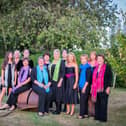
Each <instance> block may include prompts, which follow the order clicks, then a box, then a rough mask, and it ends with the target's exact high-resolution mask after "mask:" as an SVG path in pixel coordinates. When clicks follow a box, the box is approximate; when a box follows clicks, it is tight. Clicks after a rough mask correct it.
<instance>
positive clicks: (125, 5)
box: [113, 0, 126, 12]
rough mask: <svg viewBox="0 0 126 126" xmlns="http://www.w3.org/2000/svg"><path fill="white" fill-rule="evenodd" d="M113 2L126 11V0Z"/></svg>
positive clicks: (114, 0)
mask: <svg viewBox="0 0 126 126" xmlns="http://www.w3.org/2000/svg"><path fill="white" fill-rule="evenodd" d="M113 3H115V4H117V6H118V9H119V10H120V9H122V10H123V11H125V12H126V0H113Z"/></svg>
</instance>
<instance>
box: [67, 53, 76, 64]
mask: <svg viewBox="0 0 126 126" xmlns="http://www.w3.org/2000/svg"><path fill="white" fill-rule="evenodd" d="M69 56H72V57H73V63H74V64H77V60H76V56H75V54H74V53H73V52H70V53H68V55H67V62H68V58H69Z"/></svg>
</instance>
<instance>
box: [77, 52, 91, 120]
mask: <svg viewBox="0 0 126 126" xmlns="http://www.w3.org/2000/svg"><path fill="white" fill-rule="evenodd" d="M80 60H81V65H80V77H79V91H80V114H79V119H82V118H86V117H88V98H89V95H90V85H91V67H90V65H89V64H88V55H87V54H83V55H81V57H80Z"/></svg>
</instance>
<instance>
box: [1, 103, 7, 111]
mask: <svg viewBox="0 0 126 126" xmlns="http://www.w3.org/2000/svg"><path fill="white" fill-rule="evenodd" d="M8 108H9V105H8V104H5V105H3V106H2V107H0V110H5V109H8Z"/></svg>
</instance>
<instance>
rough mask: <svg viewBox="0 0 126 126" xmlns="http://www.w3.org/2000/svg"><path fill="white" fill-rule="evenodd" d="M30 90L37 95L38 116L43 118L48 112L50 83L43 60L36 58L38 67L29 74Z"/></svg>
mask: <svg viewBox="0 0 126 126" xmlns="http://www.w3.org/2000/svg"><path fill="white" fill-rule="evenodd" d="M31 80H32V89H33V91H34V92H36V93H37V94H38V95H39V103H38V115H39V116H44V114H45V113H48V112H49V104H50V100H51V94H52V92H51V89H50V85H51V82H50V80H49V74H48V70H47V69H46V68H45V66H44V59H43V58H42V57H39V58H38V65H37V66H36V67H35V68H33V70H32V73H31Z"/></svg>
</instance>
